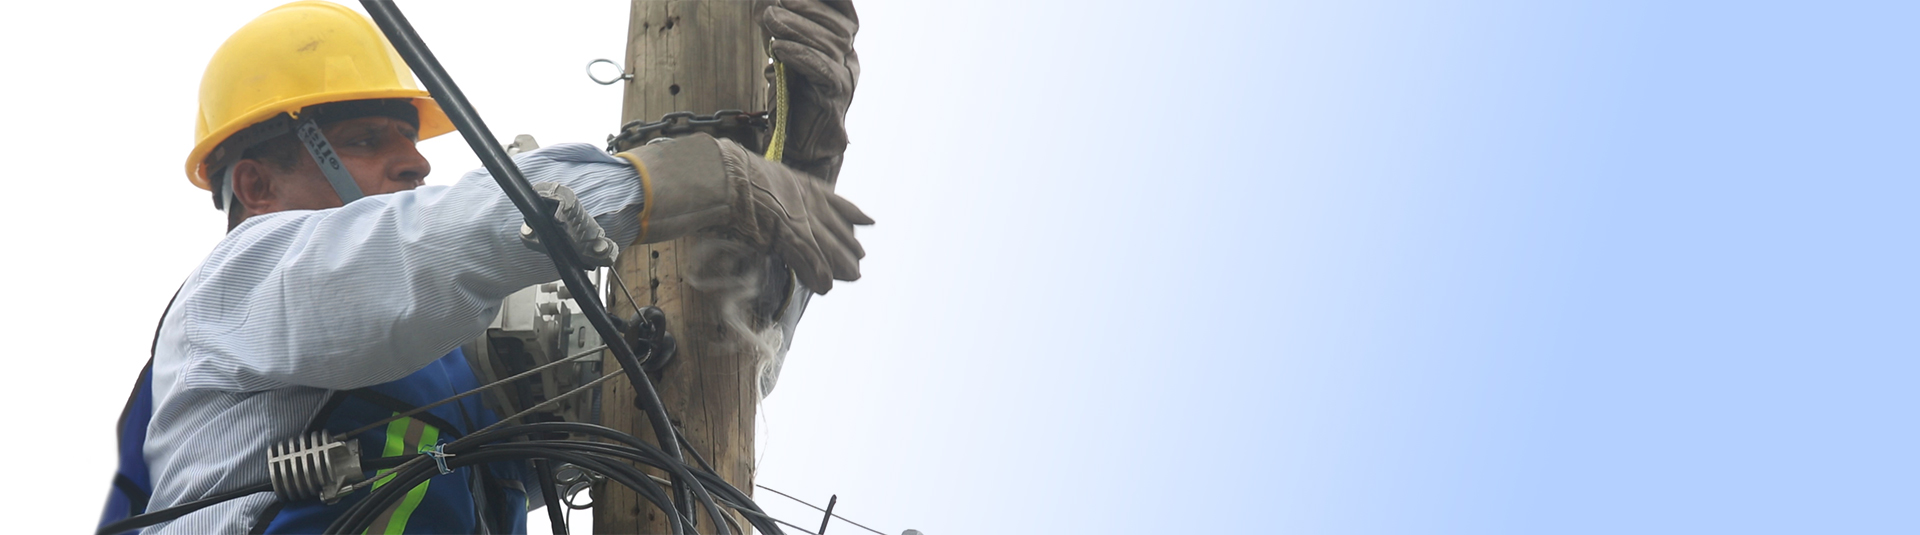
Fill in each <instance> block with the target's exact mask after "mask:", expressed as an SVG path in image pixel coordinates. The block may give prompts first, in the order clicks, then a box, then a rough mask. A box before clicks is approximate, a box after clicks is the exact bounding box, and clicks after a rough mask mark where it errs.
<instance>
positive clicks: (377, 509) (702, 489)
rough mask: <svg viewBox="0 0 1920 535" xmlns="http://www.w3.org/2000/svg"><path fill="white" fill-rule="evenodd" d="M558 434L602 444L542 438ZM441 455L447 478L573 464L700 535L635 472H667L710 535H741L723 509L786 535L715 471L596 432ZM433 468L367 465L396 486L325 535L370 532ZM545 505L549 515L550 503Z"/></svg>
mask: <svg viewBox="0 0 1920 535" xmlns="http://www.w3.org/2000/svg"><path fill="white" fill-rule="evenodd" d="M559 434H565V435H571V436H581V437H590V438H599V439H604V441H592V440H577V439H563V440H553V439H548V438H545V437H551V436H555V435H559ZM523 437H533V439H531V440H518V441H509V440H511V439H515V438H523ZM442 451H443V452H444V455H443V454H442V453H440V452H436V453H433V454H431V455H432V456H438V457H439V459H438V461H440V463H445V465H446V469H448V470H451V469H455V468H460V467H465V466H473V465H478V464H483V463H491V462H512V461H527V460H544V461H548V462H550V463H568V464H572V465H574V466H577V467H580V468H582V469H585V470H589V471H592V472H597V473H599V474H602V475H605V476H606V477H607V479H608V480H610V481H613V482H616V483H619V484H621V485H623V486H625V487H627V488H630V489H633V490H634V491H635V492H637V493H639V494H640V496H642V497H644V498H646V499H647V501H649V502H652V503H653V504H654V505H655V506H658V507H659V508H660V510H661V511H664V512H666V514H667V523H668V524H669V525H670V526H671V528H672V530H673V531H672V532H673V533H674V534H675V535H690V534H695V533H698V532H697V531H695V530H694V528H693V526H692V524H693V523H692V522H691V521H692V520H693V519H689V518H686V517H684V516H682V515H681V512H680V510H679V509H678V508H676V507H674V502H673V499H672V497H671V494H669V492H668V489H666V488H663V487H662V486H661V485H660V484H659V483H657V482H655V481H654V478H652V477H651V476H648V475H647V474H646V473H645V472H643V471H641V469H640V468H639V467H637V466H635V464H634V463H638V464H639V465H644V466H650V467H653V468H657V469H660V470H664V471H666V472H667V473H668V474H670V475H672V476H673V478H674V480H676V481H685V482H688V485H687V486H688V487H689V490H691V491H692V494H693V496H694V498H695V499H696V500H697V501H698V503H699V504H700V505H701V506H703V507H704V508H705V509H706V513H707V515H706V516H707V517H708V518H710V519H712V521H713V524H712V526H713V527H712V530H713V531H711V533H717V534H719V535H734V534H735V533H736V532H735V530H734V528H735V527H738V526H732V527H730V524H732V523H733V522H734V520H733V518H732V517H731V516H728V515H727V514H726V511H725V510H723V509H721V507H722V506H725V507H727V508H728V509H732V510H734V511H739V512H740V513H742V516H743V517H745V518H746V520H747V522H748V523H750V524H752V525H753V527H754V528H755V529H758V530H760V532H762V533H768V534H773V535H779V534H781V533H782V531H781V530H780V526H779V525H777V524H775V523H774V522H773V519H772V517H770V516H767V514H766V513H765V512H764V511H762V510H761V509H760V507H759V505H757V504H755V503H754V501H753V498H751V497H748V496H747V494H746V493H744V492H741V491H740V489H738V488H735V487H734V486H733V485H731V484H729V483H727V482H726V480H724V479H721V478H720V476H719V475H717V474H714V473H713V472H712V471H711V469H710V468H711V467H707V468H705V469H702V468H693V467H689V466H687V465H685V464H684V463H681V462H679V461H676V460H674V459H673V458H672V457H671V456H670V455H668V454H667V453H666V452H664V451H661V450H660V448H658V447H655V446H653V445H652V444H647V443H645V442H642V441H640V440H639V439H637V438H634V437H633V436H632V435H628V434H626V433H622V432H620V431H617V430H614V429H610V428H606V427H602V426H598V425H593V424H583V423H574V422H542V423H530V424H521V425H512V426H503V427H500V428H497V429H492V430H488V431H483V432H480V433H475V434H473V435H468V436H466V437H461V438H460V439H459V440H455V441H453V442H450V443H447V444H446V446H445V448H444V449H443V450H442ZM435 461H436V459H433V458H432V457H430V456H429V454H421V455H415V456H407V457H395V458H387V459H377V460H375V459H369V460H368V461H367V463H366V466H367V467H371V468H380V467H385V466H393V468H392V469H391V471H390V472H388V473H387V474H385V475H382V476H378V477H383V478H384V477H391V478H392V479H390V480H388V481H387V482H386V483H385V484H383V485H381V486H380V488H378V489H374V490H373V492H372V493H371V494H369V495H368V496H367V497H366V498H364V499H361V500H360V501H358V502H356V503H354V504H353V505H351V506H349V507H348V508H347V510H346V512H345V513H343V514H341V515H340V517H339V518H336V519H334V521H333V524H332V525H329V526H328V527H327V530H326V532H327V533H364V532H366V531H367V528H369V527H371V526H372V524H373V522H374V521H375V520H376V519H377V518H378V517H379V516H380V514H381V513H382V512H384V511H386V510H387V509H389V508H392V507H393V506H395V505H397V504H399V503H400V501H401V500H402V499H404V498H405V497H406V493H407V491H408V490H409V489H412V488H413V487H415V486H417V485H419V484H420V483H423V482H425V481H427V480H428V479H431V478H432V477H434V476H437V475H440V473H441V472H440V470H441V467H440V463H437V462H435ZM701 461H702V462H701V464H702V465H705V464H706V463H705V462H704V459H702V460H701ZM542 490H544V491H545V492H547V493H548V495H549V496H552V494H551V493H553V492H557V490H556V489H552V488H547V489H542ZM548 502H549V507H551V506H552V502H553V500H548ZM740 535H746V533H745V530H740Z"/></svg>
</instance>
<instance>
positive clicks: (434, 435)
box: [369, 425, 440, 535]
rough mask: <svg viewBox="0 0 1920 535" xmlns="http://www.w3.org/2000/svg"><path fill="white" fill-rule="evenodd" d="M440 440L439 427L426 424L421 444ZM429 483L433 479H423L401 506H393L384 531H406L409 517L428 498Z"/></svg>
mask: <svg viewBox="0 0 1920 535" xmlns="http://www.w3.org/2000/svg"><path fill="white" fill-rule="evenodd" d="M439 441H440V430H439V429H436V428H434V427H433V426H430V425H429V426H426V429H423V430H421V433H420V444H433V443H436V442H439ZM415 447H418V446H415ZM429 483H433V480H432V479H428V480H426V481H421V482H420V486H417V487H414V488H413V489H412V490H408V491H407V497H406V499H405V500H402V501H401V502H400V506H399V507H395V508H393V516H391V517H389V518H388V519H387V526H386V528H387V529H386V530H385V531H384V533H387V534H388V535H399V534H401V533H405V532H406V530H407V519H408V518H410V517H412V516H413V511H414V509H417V508H419V507H420V501H421V500H424V499H426V497H427V484H429ZM369 531H371V530H369Z"/></svg>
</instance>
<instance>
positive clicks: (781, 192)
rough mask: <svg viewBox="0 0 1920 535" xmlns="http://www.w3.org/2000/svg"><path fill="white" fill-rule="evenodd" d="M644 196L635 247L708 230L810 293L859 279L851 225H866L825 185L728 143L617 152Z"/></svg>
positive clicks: (703, 141)
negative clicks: (757, 252)
mask: <svg viewBox="0 0 1920 535" xmlns="http://www.w3.org/2000/svg"><path fill="white" fill-rule="evenodd" d="M619 156H620V157H622V158H625V159H626V160H627V161H629V162H631V163H633V166H634V169H635V170H636V171H639V173H640V180H641V187H642V188H643V189H644V190H645V191H644V195H645V199H644V200H643V201H642V202H643V203H644V205H643V206H642V207H641V209H640V239H639V240H638V241H639V243H656V242H662V241H667V240H671V239H674V238H678V237H681V236H685V235H688V234H691V233H694V232H696V231H702V230H711V231H715V232H718V233H720V234H722V235H725V236H728V237H732V238H737V239H739V240H741V241H745V242H747V243H749V244H752V245H756V246H761V247H767V248H770V249H772V251H773V252H774V253H776V254H779V255H780V257H781V258H782V259H784V260H786V262H787V265H788V266H789V267H792V268H793V271H794V274H795V275H797V276H798V277H799V278H800V282H801V283H802V284H805V285H807V288H808V289H811V290H813V291H814V292H815V293H819V294H825V293H827V291H828V290H831V289H833V281H834V280H835V279H838V280H844V281H851V280H859V279H860V259H861V258H864V257H866V256H867V252H866V250H865V249H862V248H861V247H860V241H859V240H858V239H855V238H854V235H853V227H854V225H871V224H873V219H872V218H869V217H867V214H865V213H863V212H861V211H860V208H859V207H857V206H854V205H853V202H851V201H848V200H846V199H844V198H841V197H840V196H839V195H836V194H834V193H833V190H832V188H831V187H830V186H828V185H827V183H826V181H824V180H820V179H817V178H814V177H811V176H807V175H806V174H804V173H801V172H799V171H796V170H794V169H792V168H789V167H787V166H785V165H781V164H780V163H777V162H770V161H767V160H766V159H764V158H761V157H760V156H759V155H757V154H754V153H752V152H750V151H748V150H746V149H745V148H742V147H741V146H740V145H739V144H736V143H734V142H733V141H731V140H725V139H720V140H715V139H714V138H712V137H709V136H707V135H706V134H693V135H689V136H686V137H682V138H678V139H675V140H673V141H668V142H664V143H654V144H648V145H644V146H641V147H640V148H636V149H633V150H629V151H626V152H622V153H620V154H619Z"/></svg>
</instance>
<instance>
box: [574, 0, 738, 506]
mask: <svg viewBox="0 0 1920 535" xmlns="http://www.w3.org/2000/svg"><path fill="white" fill-rule="evenodd" d="M758 5H760V3H758V2H748V1H741V0H671V1H658V0H634V1H633V14H632V18H631V19H630V21H629V23H628V28H627V56H626V61H625V65H627V66H628V72H629V73H630V74H632V75H633V78H631V79H629V80H628V83H627V88H626V96H625V102H624V105H623V110H622V112H621V122H622V124H624V123H627V122H631V121H635V120H643V121H653V120H658V119H660V118H661V116H662V115H665V114H667V113H669V112H675V111H690V112H694V113H697V114H702V115H705V114H711V113H713V112H715V111H718V110H727V109H732V110H759V109H762V108H764V107H765V104H764V103H765V102H766V98H765V97H766V90H767V89H766V80H765V78H763V77H762V74H761V72H762V69H763V68H764V67H765V66H766V64H767V56H766V51H765V50H764V48H763V46H764V43H765V41H766V39H765V38H764V37H763V36H762V34H761V31H760V27H759V24H757V23H756V10H755V7H756V6H758ZM703 242H704V243H703ZM765 264H766V260H765V258H764V257H762V256H760V255H757V254H753V253H742V252H741V251H739V250H737V248H731V249H730V248H728V247H726V246H725V244H723V243H717V240H711V239H702V238H681V239H678V240H674V241H672V242H667V243H660V244H654V245H650V246H640V247H634V248H631V249H630V250H627V251H623V252H622V254H621V256H620V259H619V261H618V262H617V264H616V265H615V267H614V269H617V270H619V272H620V276H621V278H622V279H623V280H624V281H625V282H626V283H627V285H628V287H627V292H629V293H630V294H631V295H632V296H633V298H634V299H638V300H640V301H641V302H642V303H643V304H650V305H654V306H658V307H660V308H661V309H662V310H664V311H665V312H666V314H667V324H668V326H669V328H670V330H671V332H672V333H673V335H674V337H676V338H678V340H679V353H678V355H677V356H676V357H675V358H674V361H673V363H672V364H671V366H670V367H668V368H667V369H666V370H665V371H664V373H663V376H662V377H661V378H660V380H659V384H658V386H659V391H660V398H661V401H662V402H663V403H664V404H665V405H666V409H667V414H670V415H672V417H673V418H677V419H678V421H676V422H674V423H676V424H679V426H680V428H681V429H682V430H683V431H684V432H685V434H686V437H687V439H688V440H689V441H690V442H692V446H693V448H695V449H697V450H699V452H700V453H701V454H702V455H704V456H705V457H706V459H707V461H708V462H711V463H712V464H713V469H714V471H715V472H716V473H718V474H719V475H720V477H722V478H725V479H726V480H727V481H728V482H730V483H732V484H733V485H734V486H735V487H737V488H739V489H740V490H742V491H745V492H748V493H752V492H753V459H754V457H753V436H754V429H753V419H754V413H755V408H756V403H757V402H758V401H759V398H760V391H759V386H758V382H757V380H756V379H757V376H758V369H759V366H760V364H761V363H760V361H761V359H764V358H766V357H767V356H766V355H765V354H764V351H759V350H757V349H755V348H756V347H759V345H760V344H756V343H755V342H756V341H755V340H752V339H751V338H754V335H752V334H751V332H752V329H754V328H758V327H757V326H752V325H742V324H741V317H740V316H741V315H742V314H741V311H740V310H739V306H738V305H739V302H738V301H739V299H738V298H739V293H738V292H737V291H735V290H737V289H736V288H732V287H731V286H732V285H730V284H726V283H718V284H716V283H713V282H712V280H713V279H714V278H716V277H727V276H730V275H736V274H737V273H736V272H737V271H738V270H737V269H735V268H736V267H738V266H743V265H756V266H764V265H765ZM703 279H704V280H703ZM613 295H614V297H612V298H611V299H609V301H610V302H612V303H614V304H615V305H616V309H615V313H617V314H622V315H624V314H628V313H630V312H631V311H632V310H633V307H632V306H631V305H630V304H629V303H628V302H627V299H626V298H625V294H621V293H618V292H617V291H616V292H614V293H613ZM730 318H731V320H732V321H731V322H730V321H729V319H730ZM748 319H751V318H748ZM743 327H745V328H743ZM602 399H605V400H607V401H606V402H605V403H604V404H603V409H602V411H603V412H602V422H603V423H604V424H605V425H607V426H609V427H612V428H615V429H619V430H621V431H625V432H627V433H631V434H633V435H634V436H638V437H652V436H653V433H652V431H651V430H650V429H651V428H650V426H649V424H648V422H647V418H646V416H645V415H644V414H642V413H641V412H640V411H639V410H636V409H634V408H633V405H632V403H631V400H632V399H633V390H632V388H631V387H630V386H629V385H627V384H625V382H624V381H609V382H608V383H607V384H606V390H605V391H604V395H603V397H602ZM686 457H687V463H688V464H690V465H691V464H696V463H695V461H694V460H693V454H692V453H690V452H689V453H687V454H686ZM598 490H599V492H598V493H597V495H596V503H594V507H593V526H594V531H595V532H597V533H668V532H669V528H668V525H667V523H666V517H665V515H664V514H663V513H662V511H660V510H659V509H658V508H656V507H654V506H653V505H652V504H650V503H649V502H647V501H646V500H645V499H644V498H641V497H640V496H639V495H638V494H636V493H634V492H633V491H630V490H627V489H626V488H625V487H621V486H619V485H605V486H604V487H603V488H601V489H598ZM695 516H696V517H698V518H699V519H700V520H699V522H700V529H699V530H700V532H702V533H714V532H717V530H715V529H714V528H713V527H712V526H711V525H709V524H711V520H709V519H707V518H706V517H705V516H704V514H696V515H695ZM735 518H739V517H737V516H736V517H735ZM740 525H741V526H747V524H746V523H745V522H744V521H742V522H740ZM736 533H739V532H738V531H736Z"/></svg>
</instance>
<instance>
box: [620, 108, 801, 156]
mask: <svg viewBox="0 0 1920 535" xmlns="http://www.w3.org/2000/svg"><path fill="white" fill-rule="evenodd" d="M695 132H700V133H704V134H707V135H710V136H713V137H716V138H720V137H724V138H728V139H732V140H733V141H734V142H735V143H739V144H740V145H741V146H744V147H747V148H750V149H752V150H753V151H754V152H760V149H761V146H762V145H765V144H766V143H765V142H764V141H763V140H764V139H765V137H766V135H767V112H764V111H763V112H758V113H747V112H744V111H740V110H720V111H716V112H713V114H712V115H698V114H695V113H693V112H690V111H676V112H673V113H669V114H666V115H663V116H661V117H660V120H658V121H652V122H647V121H633V122H630V123H627V124H626V125H624V126H621V127H620V133H619V134H614V135H610V136H607V152H609V153H615V152H620V151H624V150H631V149H633V148H634V147H638V146H641V145H645V144H646V143H647V142H648V141H651V140H653V139H656V138H663V137H680V136H684V135H687V134H692V133H695Z"/></svg>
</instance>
